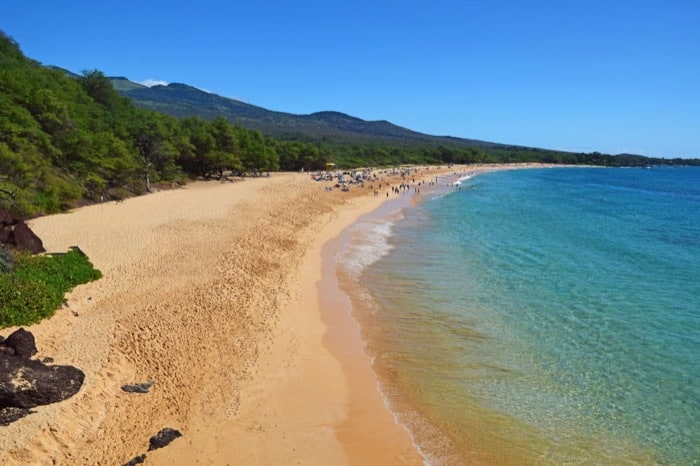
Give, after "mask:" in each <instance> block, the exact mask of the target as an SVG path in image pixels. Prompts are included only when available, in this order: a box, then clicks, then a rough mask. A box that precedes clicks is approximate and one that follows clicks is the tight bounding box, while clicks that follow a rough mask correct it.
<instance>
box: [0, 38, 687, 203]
mask: <svg viewBox="0 0 700 466" xmlns="http://www.w3.org/2000/svg"><path fill="white" fill-rule="evenodd" d="M115 88H116V89H119V90H120V91H121V92H123V93H124V94H125V95H128V96H130V97H133V98H134V99H135V102H136V103H137V104H138V106H137V105H136V104H135V103H134V101H132V100H131V99H130V98H126V97H124V96H123V95H122V94H120V93H119V92H118V91H117V90H116V89H115ZM144 107H147V108H144ZM153 109H157V110H160V111H162V112H165V113H160V112H157V111H155V110H153ZM166 113H169V114H166ZM329 161H332V162H334V163H335V164H336V165H337V166H338V167H340V168H350V167H357V166H382V165H394V164H406V163H433V164H440V163H475V162H480V163H493V162H550V163H569V164H577V163H578V164H597V165H609V166H619V165H648V164H651V163H669V161H668V160H665V159H648V158H645V157H641V156H632V155H630V156H609V155H604V154H598V153H593V154H574V153H567V152H558V151H550V150H543V149H532V148H526V147H519V146H505V145H502V144H494V143H487V142H483V141H474V140H466V139H457V138H449V137H436V136H429V135H424V134H420V133H416V132H413V131H410V130H407V129H405V128H400V127H398V126H395V125H392V124H391V123H389V122H386V121H377V122H367V121H363V120H361V119H359V118H354V117H351V116H349V115H344V114H342V113H338V112H320V113H315V114H312V115H292V114H286V113H281V112H272V111H269V110H266V109H263V108H261V107H256V106H252V105H249V104H245V103H243V102H238V101H235V100H233V99H226V98H223V97H220V96H216V95H214V94H210V93H207V92H204V91H201V90H198V89H196V88H193V87H190V86H186V85H183V84H171V85H169V86H155V87H153V88H147V87H145V86H142V85H139V84H136V83H131V82H130V81H128V80H127V79H125V78H112V79H111V80H110V79H108V78H106V77H105V76H104V75H103V73H102V72H100V71H97V70H91V71H85V72H83V74H82V75H75V74H73V73H70V72H67V71H66V70H62V69H60V68H57V67H45V66H42V65H41V64H40V63H37V62H35V61H33V60H31V59H28V58H26V57H25V56H24V55H23V53H22V52H21V50H20V48H19V46H18V45H17V44H16V43H15V42H14V40H12V39H11V38H10V37H8V36H7V35H5V34H4V33H2V32H0V207H5V208H8V209H10V210H13V211H15V212H17V213H19V214H20V215H22V216H23V217H27V216H34V215H41V214H46V213H53V212H59V211H62V210H65V209H66V208H70V207H72V206H75V205H79V204H81V203H89V202H98V201H101V200H109V199H120V198H124V197H127V196H131V195H138V194H142V193H145V192H148V191H150V190H151V189H152V186H153V185H154V184H160V185H174V184H179V183H184V182H186V181H187V179H188V178H190V177H203V178H208V177H212V176H222V175H224V174H230V173H233V174H239V175H244V174H259V173H261V172H269V171H272V170H278V169H281V170H294V171H296V170H300V169H301V168H304V169H306V170H316V169H322V168H325V166H326V163H327V162H329ZM683 162H684V163H688V161H683Z"/></svg>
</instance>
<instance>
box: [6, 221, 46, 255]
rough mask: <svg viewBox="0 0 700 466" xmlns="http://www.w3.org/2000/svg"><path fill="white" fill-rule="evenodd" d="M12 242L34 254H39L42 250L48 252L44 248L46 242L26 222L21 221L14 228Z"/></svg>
mask: <svg viewBox="0 0 700 466" xmlns="http://www.w3.org/2000/svg"><path fill="white" fill-rule="evenodd" d="M12 242H13V243H14V245H15V247H18V248H20V249H26V250H27V251H29V252H31V253H32V254H39V253H40V252H46V249H44V243H42V242H41V239H39V237H38V236H37V235H35V234H34V232H33V231H32V230H31V229H30V228H29V227H28V226H27V224H26V223H24V222H22V221H20V222H19V223H18V224H17V225H15V228H14V229H13V230H12Z"/></svg>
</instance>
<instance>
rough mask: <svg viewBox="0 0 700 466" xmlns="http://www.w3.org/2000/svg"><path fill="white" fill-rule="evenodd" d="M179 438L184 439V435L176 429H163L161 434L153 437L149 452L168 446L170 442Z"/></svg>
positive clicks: (149, 444) (149, 443)
mask: <svg viewBox="0 0 700 466" xmlns="http://www.w3.org/2000/svg"><path fill="white" fill-rule="evenodd" d="M178 437H182V434H181V433H180V431H178V430H176V429H171V428H170V427H166V428H165V429H161V431H160V432H158V433H157V434H156V435H154V436H153V437H151V438H150V440H149V441H148V451H151V450H155V449H157V448H163V447H165V446H168V445H169V444H170V442H172V441H173V440H175V439H176V438H178Z"/></svg>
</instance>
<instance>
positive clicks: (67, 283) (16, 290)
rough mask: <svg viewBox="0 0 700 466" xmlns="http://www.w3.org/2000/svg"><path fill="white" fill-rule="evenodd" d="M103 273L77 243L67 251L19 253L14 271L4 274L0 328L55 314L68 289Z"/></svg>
mask: <svg viewBox="0 0 700 466" xmlns="http://www.w3.org/2000/svg"><path fill="white" fill-rule="evenodd" d="M101 277H102V273H101V272H100V271H99V270H96V269H95V268H94V267H93V266H92V264H91V263H90V261H89V259H88V258H87V256H86V255H85V254H83V252H82V251H81V250H80V249H78V248H76V247H73V248H71V249H70V251H69V252H67V253H65V254H55V255H41V256H32V255H30V254H28V253H21V254H18V255H17V257H16V262H15V267H14V271H13V272H12V273H6V274H1V275H0V328H2V327H9V326H15V325H28V324H32V323H36V322H39V321H40V320H42V319H44V318H46V317H50V316H52V315H53V314H54V312H55V311H56V309H58V308H59V307H60V306H61V304H62V303H63V300H64V296H65V293H67V292H68V291H70V290H72V289H73V288H75V287H76V286H78V285H80V284H83V283H88V282H91V281H93V280H97V279H99V278H101Z"/></svg>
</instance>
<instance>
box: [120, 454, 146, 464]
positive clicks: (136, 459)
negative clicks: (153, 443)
mask: <svg viewBox="0 0 700 466" xmlns="http://www.w3.org/2000/svg"><path fill="white" fill-rule="evenodd" d="M144 461H146V454H145V453H144V454H143V455H139V456H134V457H133V458H131V459H130V460H129V462H128V463H124V466H136V465H137V464H142V463H143V462H144Z"/></svg>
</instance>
